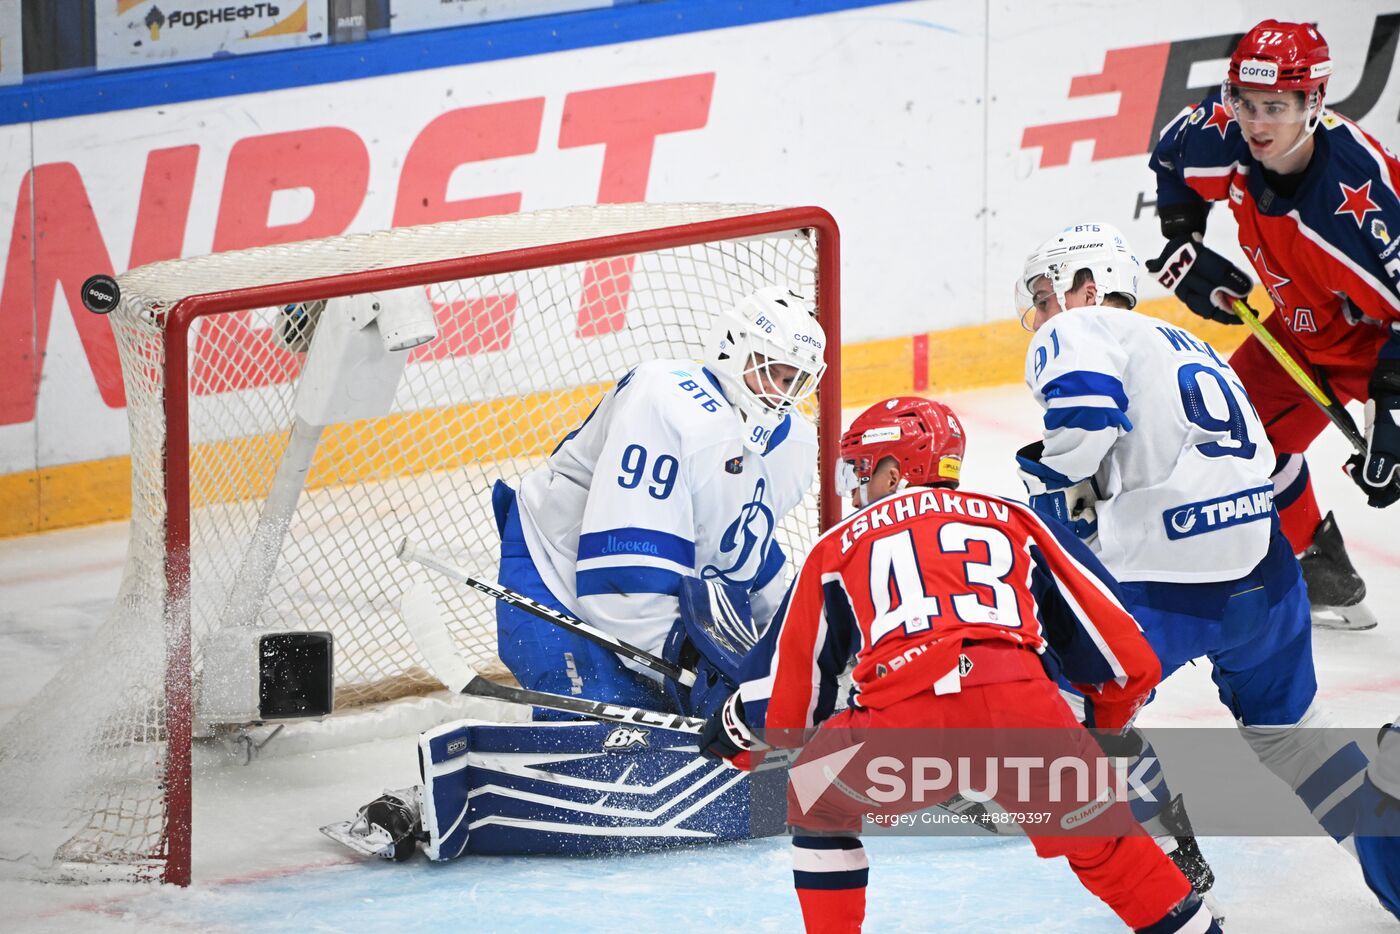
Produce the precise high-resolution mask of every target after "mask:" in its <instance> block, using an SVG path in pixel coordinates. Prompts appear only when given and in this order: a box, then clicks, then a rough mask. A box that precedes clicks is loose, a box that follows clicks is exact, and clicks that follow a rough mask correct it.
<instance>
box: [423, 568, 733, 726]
mask: <svg viewBox="0 0 1400 934" xmlns="http://www.w3.org/2000/svg"><path fill="white" fill-rule="evenodd" d="M399 609H400V614H401V615H402V617H403V621H404V625H405V626H407V627H408V634H409V635H410V636H411V637H412V638H413V644H414V645H415V646H417V648H418V654H419V655H421V656H423V660H424V661H425V662H427V663H428V670H429V671H430V672H432V675H433V677H434V678H437V679H438V680H439V681H441V682H442V683H443V684H444V685H446V687H447V689H448V690H450V691H455V692H456V693H458V694H470V695H472V696H475V697H489V698H492V699H494V700H501V701H506V702H507V703H512V704H528V705H531V706H534V707H546V708H548V709H550V710H560V711H564V712H565V713H575V714H580V715H582V716H585V717H591V718H592V719H594V720H606V721H609V722H613V723H633V724H641V725H644V726H654V727H660V728H661V729H666V730H679V731H680V732H683V733H699V732H700V728H701V727H703V726H704V725H705V721H704V720H702V719H699V718H697V717H683V716H681V715H680V714H673V713H662V712H661V711H657V710H645V709H643V708H641V707H624V706H622V705H620V704H608V703H604V702H602V701H594V700H587V699H585V698H582V697H566V696H564V695H562V694H548V693H545V692H544V691H531V690H528V689H526V688H515V687H510V686H508V685H504V684H496V683H495V682H494V681H488V680H487V679H486V678H483V677H482V676H481V675H479V674H477V672H476V669H474V668H472V666H471V664H470V663H468V662H467V660H466V659H465V658H463V657H462V656H461V655H460V654H459V653H458V652H457V647H456V646H455V645H453V643H452V634H451V633H450V632H448V630H447V623H446V622H445V621H444V620H443V618H442V607H441V606H439V604H438V600H437V594H436V592H435V591H434V590H433V586H432V584H429V583H426V582H423V581H420V582H418V583H415V584H414V585H413V586H412V587H410V588H409V590H408V592H407V593H405V594H404V598H403V603H402V604H400V608H399Z"/></svg>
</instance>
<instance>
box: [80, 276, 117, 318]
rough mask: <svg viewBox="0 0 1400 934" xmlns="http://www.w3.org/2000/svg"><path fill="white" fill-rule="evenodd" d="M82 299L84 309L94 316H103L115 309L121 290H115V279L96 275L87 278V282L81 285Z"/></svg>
mask: <svg viewBox="0 0 1400 934" xmlns="http://www.w3.org/2000/svg"><path fill="white" fill-rule="evenodd" d="M82 297H83V307H84V308H86V309H87V310H88V311H91V312H93V313H95V314H99V315H105V314H107V312H109V311H111V310H112V309H113V308H116V307H117V303H118V302H119V301H121V297H122V293H121V289H119V288H117V280H116V279H113V278H112V277H111V276H104V275H102V274H101V273H98V274H97V275H95V276H88V277H87V281H85V282H84V283H83V290H82Z"/></svg>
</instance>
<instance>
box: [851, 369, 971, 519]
mask: <svg viewBox="0 0 1400 934" xmlns="http://www.w3.org/2000/svg"><path fill="white" fill-rule="evenodd" d="M966 447H967V438H966V437H965V436H964V435H963V430H962V423H961V422H959V421H958V417H957V416H956V415H954V414H953V410H952V409H950V408H948V406H946V405H944V404H943V403H942V402H936V401H934V400H932V399H922V398H920V397H918V396H896V397H894V398H893V399H886V400H885V401H884V402H877V403H875V404H874V405H872V406H871V407H870V408H868V409H866V410H865V411H864V412H862V413H861V414H860V415H859V416H857V417H856V420H855V421H853V422H851V427H850V428H848V429H847V430H846V433H845V434H843V435H842V436H841V457H840V459H839V460H837V462H836V492H837V494H838V495H839V496H842V497H846V496H850V495H851V494H852V493H855V494H856V496H855V504H856V505H857V506H869V505H870V502H871V500H870V492H869V490H868V489H866V484H868V483H869V482H870V478H871V477H872V476H873V475H874V474H875V470H876V468H878V467H879V466H880V461H882V460H884V459H885V458H887V457H893V458H894V459H895V460H897V461H898V462H899V473H900V481H899V483H900V487H901V488H903V487H905V486H948V487H957V485H958V482H959V480H960V478H961V475H962V459H963V451H964V449H965V448H966Z"/></svg>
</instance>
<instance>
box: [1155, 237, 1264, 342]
mask: <svg viewBox="0 0 1400 934" xmlns="http://www.w3.org/2000/svg"><path fill="white" fill-rule="evenodd" d="M1147 271H1148V272H1150V273H1152V275H1154V276H1156V277H1157V281H1158V282H1160V283H1162V285H1164V286H1166V287H1167V288H1169V289H1171V290H1172V291H1173V292H1175V293H1176V297H1177V298H1179V299H1181V301H1182V302H1183V303H1184V304H1185V305H1186V307H1187V308H1190V309H1191V310H1192V311H1194V312H1195V313H1196V314H1198V315H1200V316H1201V317H1202V318H1209V319H1210V320H1211V321H1219V322H1220V323H1221V324H1239V323H1240V319H1239V317H1238V316H1237V315H1236V314H1235V313H1234V311H1233V310H1231V308H1230V303H1231V302H1233V301H1234V300H1235V299H1237V298H1238V299H1241V300H1243V299H1244V298H1245V296H1247V295H1248V294H1249V290H1250V289H1251V288H1253V287H1254V282H1253V280H1251V279H1250V278H1249V276H1247V275H1245V274H1244V272H1243V271H1241V270H1240V268H1239V267H1238V266H1236V265H1235V264H1234V263H1232V262H1230V261H1229V260H1228V259H1226V258H1225V257H1223V256H1221V255H1220V254H1219V253H1217V252H1215V251H1214V250H1212V249H1211V248H1210V247H1208V246H1206V245H1205V244H1204V243H1198V242H1197V241H1195V240H1194V239H1192V238H1190V237H1177V238H1176V239H1175V240H1172V241H1171V242H1169V243H1168V244H1167V245H1166V248H1165V249H1163V250H1162V255H1161V256H1159V257H1157V258H1156V259H1149V260H1148V261H1147Z"/></svg>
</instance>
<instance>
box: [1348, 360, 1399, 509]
mask: <svg viewBox="0 0 1400 934" xmlns="http://www.w3.org/2000/svg"><path fill="white" fill-rule="evenodd" d="M1370 389H1371V398H1370V401H1368V402H1367V403H1366V456H1365V457H1362V456H1361V455H1360V454H1354V455H1352V457H1351V459H1350V460H1348V461H1347V465H1346V471H1347V473H1348V474H1350V475H1351V479H1352V480H1354V481H1355V482H1356V485H1357V486H1359V487H1361V491H1362V492H1363V493H1365V494H1366V502H1368V503H1370V504H1371V505H1372V506H1375V507H1376V508H1377V509H1384V508H1385V507H1386V506H1389V505H1391V504H1392V503H1394V502H1396V501H1397V500H1400V360H1390V359H1386V360H1382V361H1380V363H1378V364H1377V365H1376V369H1375V372H1373V373H1372V374H1371V386H1370Z"/></svg>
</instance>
